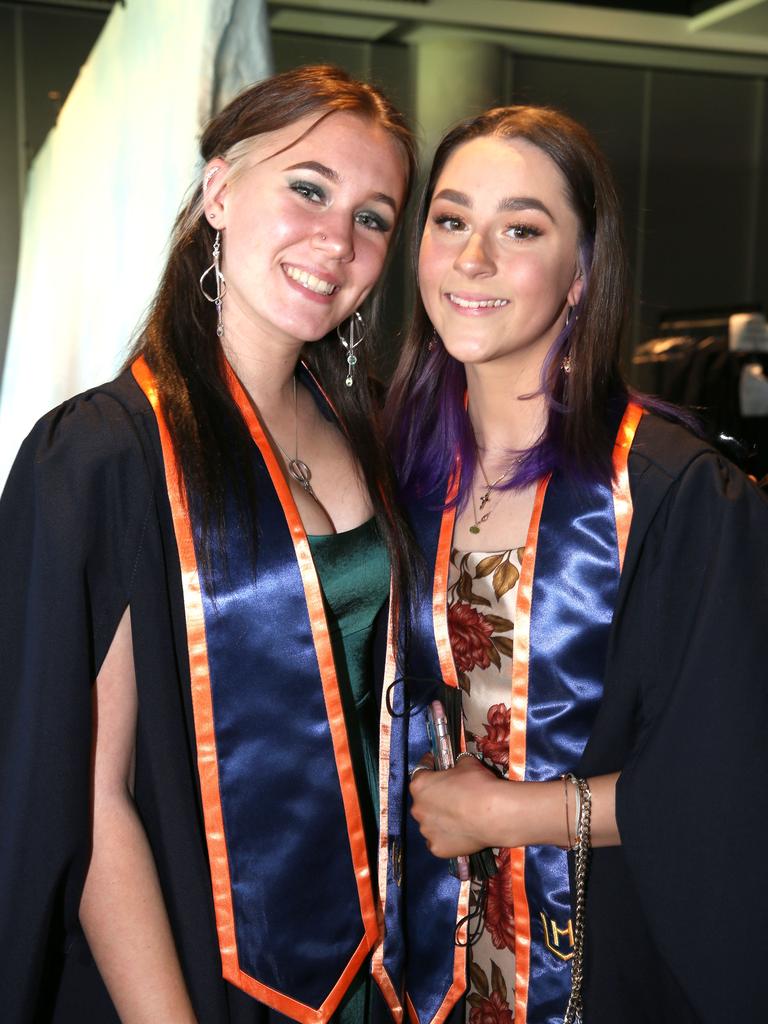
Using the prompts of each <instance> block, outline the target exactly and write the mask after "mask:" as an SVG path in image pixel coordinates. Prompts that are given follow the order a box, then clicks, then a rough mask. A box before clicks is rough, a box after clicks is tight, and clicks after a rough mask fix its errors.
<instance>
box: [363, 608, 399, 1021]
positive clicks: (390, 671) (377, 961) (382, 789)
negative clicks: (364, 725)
mask: <svg viewBox="0 0 768 1024" xmlns="http://www.w3.org/2000/svg"><path fill="white" fill-rule="evenodd" d="M396 618H397V611H396V608H395V601H394V594H393V593H390V604H389V620H388V622H387V656H386V662H385V666H384V681H383V685H382V693H383V694H384V699H383V700H382V702H381V716H380V722H379V906H380V913H381V922H382V937H381V939H380V940H379V943H378V945H377V946H376V948H375V949H374V951H373V956H372V957H371V974H372V975H373V978H374V980H375V981H376V983H377V985H378V986H379V989H380V990H381V994H382V996H383V997H384V1002H385V1003H386V1004H387V1006H388V1007H389V1011H390V1013H391V1014H392V1016H393V1018H394V1020H395V1022H396V1024H401V1022H402V1020H403V1004H402V1002H401V1001H400V997H399V996H398V994H397V992H396V991H395V988H394V986H393V984H392V981H391V979H390V977H389V975H388V974H387V972H386V970H385V969H384V937H383V935H384V915H385V913H386V908H387V870H388V867H389V756H390V741H391V736H392V716H391V715H390V713H389V707H388V704H387V694H388V693H389V689H390V687H391V686H392V684H393V683H394V681H395V678H396V675H397V657H396V653H395V638H396V635H397V634H396V632H395V629H396ZM401 855H402V854H401Z"/></svg>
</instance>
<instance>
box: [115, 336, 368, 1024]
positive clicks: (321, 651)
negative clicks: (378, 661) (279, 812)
mask: <svg viewBox="0 0 768 1024" xmlns="http://www.w3.org/2000/svg"><path fill="white" fill-rule="evenodd" d="M226 369H227V376H228V383H229V385H230V389H231V391H232V397H233V399H234V400H235V403H236V404H237V406H238V408H239V410H240V412H241V414H242V416H243V418H244V420H245V422H246V425H247V426H248V428H249V431H250V433H251V437H252V438H253V440H254V442H255V443H256V445H257V446H258V448H259V450H260V452H261V454H262V457H263V458H264V461H265V463H266V466H267V469H268V471H269V475H270V478H271V479H272V483H273V486H274V487H275V490H276V492H277V495H278V499H279V500H280V503H281V505H282V507H283V510H284V512H285V516H286V520H287V522H288V526H289V528H290V530H291V536H292V539H293V544H294V549H295V551H296V557H297V561H298V564H299V570H300V572H301V575H302V581H303V584H304V591H305V595H306V598H307V610H308V612H309V618H310V626H311V629H312V636H313V640H314V644H315V649H316V650H317V655H318V666H319V668H320V676H321V682H322V686H323V693H324V696H325V703H326V709H327V712H328V721H329V726H330V729H331V737H332V741H333V746H334V753H335V756H336V764H337V768H338V771H339V781H340V784H341V790H342V799H343V802H344V810H345V815H346V819H347V828H348V830H349V825H350V819H351V820H352V823H353V829H352V830H350V831H349V838H350V846H351V850H352V860H353V864H354V867H355V878H356V881H357V889H358V896H359V899H360V907H361V914H362V917H363V922H364V926H365V936H364V938H363V939H362V940H361V942H360V944H359V945H358V947H357V949H356V950H355V952H354V953H353V954H352V957H351V959H350V961H349V963H348V964H347V966H346V967H345V969H344V971H343V972H342V975H341V977H340V978H339V980H338V981H337V983H336V984H335V985H334V987H333V989H332V990H331V992H330V993H329V995H328V996H327V998H326V999H325V1001H324V1002H323V1004H322V1005H321V1006H320V1007H319V1008H318V1009H315V1008H314V1007H311V1006H307V1005H306V1004H304V1003H301V1002H298V1001H297V1000H295V999H291V998H290V996H286V995H284V994H283V993H281V992H276V991H275V990H274V989H271V988H269V987H268V986H266V985H264V984H263V983H261V982H259V981H257V980H256V979H255V978H252V977H251V976H250V975H248V974H245V973H244V972H243V971H242V970H241V968H240V964H239V960H238V955H237V942H236V937H235V923H234V912H233V908H232V891H231V883H230V875H229V860H228V856H227V848H226V839H225V836H224V822H223V816H222V810H221V794H220V791H219V775H218V762H217V757H216V737H215V731H214V724H213V704H212V699H211V686H210V670H209V665H208V646H207V641H206V635H205V619H204V615H203V604H202V596H201V591H200V580H199V576H198V570H197V559H196V556H195V548H194V540H193V537H192V529H191V525H190V522H189V517H188V514H187V502H186V494H185V492H184V490H183V487H182V486H181V485H180V482H179V481H180V475H179V468H178V464H177V462H176V455H175V452H174V450H173V444H172V441H171V437H170V433H169V431H168V427H167V424H166V421H165V416H164V413H163V410H162V406H161V403H160V398H159V395H158V393H157V389H156V387H155V382H154V377H153V375H152V371H151V370H150V369H149V367H148V366H147V363H146V361H145V359H144V358H143V356H142V357H140V358H139V359H137V360H136V361H135V362H134V363H133V365H132V367H131V370H132V373H133V376H134V377H135V378H136V381H137V383H138V384H139V387H140V388H141V389H142V391H143V392H144V394H145V395H146V396H147V399H148V400H149V402H150V404H151V406H152V409H153V411H154V413H155V418H156V420H157V426H158V431H159V433H160V443H161V446H162V451H163V462H164V468H165V478H166V486H167V489H168V498H169V501H170V505H171V514H172V517H173V526H174V533H175V535H176V544H177V546H178V550H179V563H180V566H181V581H182V589H183V593H184V611H185V617H186V623H187V644H188V648H189V668H190V680H191V690H192V710H193V715H194V720H195V742H196V746H197V766H198V774H199V778H200V793H201V798H202V802H203V816H204V819H205V833H206V843H207V848H208V859H209V863H210V871H211V885H212V890H213V900H214V910H215V915H216V930H217V933H218V936H219V948H220V953H221V963H222V974H223V976H224V977H225V978H226V979H227V980H228V981H231V982H232V983H233V984H234V985H237V987H238V988H241V989H242V990H243V991H244V992H247V993H248V994H249V995H251V996H253V997H254V998H256V999H258V1000H260V1001H261V1002H263V1003H265V1004H266V1005H267V1006H271V1007H272V1008H273V1009H275V1010H278V1011H279V1012H281V1013H284V1014H286V1016H290V1017H292V1018H294V1019H296V1020H299V1021H302V1022H303V1024H326V1022H327V1021H328V1020H329V1018H330V1017H331V1016H332V1014H333V1013H334V1011H335V1010H336V1008H337V1007H338V1005H339V1003H340V1002H341V1000H342V998H343V996H344V993H345V992H346V990H347V988H348V986H349V983H350V982H351V981H352V979H353V978H354V976H355V975H356V974H357V972H358V970H359V969H360V967H361V966H362V964H363V962H364V961H365V958H366V956H367V954H368V952H369V950H370V949H371V947H372V946H373V944H374V942H375V941H376V939H377V937H378V934H379V929H378V920H377V915H376V907H375V904H374V901H373V893H372V890H371V880H370V868H369V866H368V857H367V852H366V847H365V836H364V833H363V825H362V817H361V814H360V807H359V804H358V802H357V789H356V787H355V782H354V776H353V773H352V762H351V758H350V755H349V746H348V743H347V737H346V726H345V724H344V719H343V710H342V708H341V699H340V696H339V692H338V683H337V681H336V670H335V666H334V663H333V652H332V649H331V645H330V638H329V636H328V626H327V623H326V621H325V612H324V609H323V603H322V594H321V591H320V586H319V583H318V580H317V574H316V572H315V569H314V563H313V562H312V554H311V551H310V549H309V542H308V541H307V537H306V533H305V531H304V528H303V525H302V523H301V518H300V516H299V513H298V510H297V508H296V504H295V502H294V500H293V495H292V494H291V492H290V488H289V487H288V484H287V483H286V481H285V478H284V477H283V474H282V472H281V471H280V468H279V466H278V464H277V460H276V459H275V457H274V454H273V452H272V449H271V448H270V446H269V443H268V442H267V440H266V437H265V435H264V432H263V430H262V429H261V424H260V423H259V421H258V418H257V416H256V414H255V413H254V411H253V408H252V407H251V404H250V402H249V400H248V398H247V397H246V395H245V392H244V391H243V389H242V386H241V385H240V382H239V381H238V380H237V378H236V377H235V375H234V373H233V372H232V370H231V368H230V367H229V366H228V364H227V366H226ZM334 689H335V693H334V692H333V690H334ZM329 691H330V692H329ZM340 732H341V735H339V733H340ZM350 788H351V790H352V792H351V793H350Z"/></svg>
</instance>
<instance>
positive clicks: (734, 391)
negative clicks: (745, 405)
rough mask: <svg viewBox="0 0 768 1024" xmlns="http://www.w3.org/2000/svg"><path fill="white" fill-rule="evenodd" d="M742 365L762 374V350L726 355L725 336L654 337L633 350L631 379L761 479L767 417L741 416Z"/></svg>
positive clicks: (767, 364) (765, 466)
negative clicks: (700, 425) (680, 411)
mask: <svg viewBox="0 0 768 1024" xmlns="http://www.w3.org/2000/svg"><path fill="white" fill-rule="evenodd" d="M748 363H759V364H760V365H761V366H762V368H763V372H764V373H765V374H766V375H768V352H747V351H744V352H742V351H731V350H730V349H729V347H728V338H727V336H725V335H709V336H707V337H696V335H695V334H694V333H691V334H686V335H682V336H679V337H661V338H654V339H653V340H652V341H648V342H646V343H645V344H644V345H641V346H640V347H639V348H638V349H637V351H636V353H635V357H634V360H633V366H632V381H633V384H634V385H635V386H636V387H637V388H638V390H640V391H643V392H646V393H648V394H652V395H657V396H658V397H659V398H663V399H665V400H666V401H668V402H674V403H675V404H676V405H681V406H684V407H685V408H687V409H691V410H692V411H694V412H695V413H697V415H699V417H700V418H701V419H702V421H703V422H704V425H705V428H706V430H707V432H708V433H709V434H710V436H711V437H712V440H713V441H715V442H717V443H719V444H720V446H721V447H722V448H723V450H724V451H725V453H726V454H727V455H728V457H729V458H730V459H732V460H733V461H734V462H736V463H737V465H738V466H739V467H740V468H741V469H743V470H744V472H745V473H749V474H750V475H751V476H754V477H756V478H757V479H758V480H762V479H763V477H765V476H766V474H768V416H744V415H742V412H741V407H740V402H739V380H740V378H741V371H742V368H743V367H744V366H745V365H746V364H748ZM720 435H725V439H723V438H721V436H720ZM730 438H733V439H734V440H735V442H736V443H735V444H734V443H733V442H732V441H730V440H727V439H730Z"/></svg>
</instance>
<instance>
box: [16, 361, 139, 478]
mask: <svg viewBox="0 0 768 1024" xmlns="http://www.w3.org/2000/svg"><path fill="white" fill-rule="evenodd" d="M153 424H154V416H153V413H152V407H151V406H150V404H149V402H148V401H147V398H146V396H145V395H144V393H143V392H142V390H141V388H140V387H139V386H138V384H137V383H136V381H135V379H134V377H133V375H132V373H131V372H130V370H126V371H124V372H123V373H121V374H120V375H119V376H118V377H116V378H115V379H114V380H112V381H109V382H108V383H106V384H100V385H98V386H97V387H94V388H89V389H88V390H87V391H83V392H81V393H80V394H78V395H74V396H73V397H72V398H68V399H67V400H66V401H64V402H62V403H61V404H60V405H58V406H56V407H55V408H53V409H51V410H50V411H49V412H47V413H46V414H45V415H44V416H42V417H41V418H40V419H39V420H38V421H37V423H36V424H35V426H34V427H33V428H32V430H31V431H30V433H29V435H28V436H27V438H26V440H25V441H24V443H23V445H22V447H21V449H20V456H21V455H26V456H27V457H29V456H30V455H31V456H32V457H33V458H34V461H35V464H36V465H38V466H41V465H43V464H44V463H46V462H48V461H56V462H59V461H63V462H64V463H66V464H67V465H68V466H69V467H70V468H71V469H75V468H76V467H77V466H78V464H84V463H98V462H100V461H102V460H105V459H106V460H110V459H113V458H115V457H119V456H120V455H121V454H126V453H129V452H131V451H139V450H142V451H143V450H144V449H145V448H146V438H147V436H148V431H149V430H151V428H152V426H153Z"/></svg>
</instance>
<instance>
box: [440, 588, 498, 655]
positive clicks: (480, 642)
mask: <svg viewBox="0 0 768 1024" xmlns="http://www.w3.org/2000/svg"><path fill="white" fill-rule="evenodd" d="M448 633H449V635H450V637H451V651H452V652H453V660H454V662H455V664H456V668H457V670H458V671H459V672H471V671H472V669H473V668H474V667H475V665H478V666H479V667H480V668H488V666H489V665H490V664H491V659H490V657H489V656H488V651H489V649H490V647H491V634H492V633H493V626H492V625H491V624H490V622H488V621H487V620H486V618H485V616H484V615H481V614H480V612H478V611H477V610H476V609H475V608H473V607H472V605H470V604H466V603H465V602H464V601H456V602H455V603H453V604H451V605H449V606H448Z"/></svg>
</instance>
